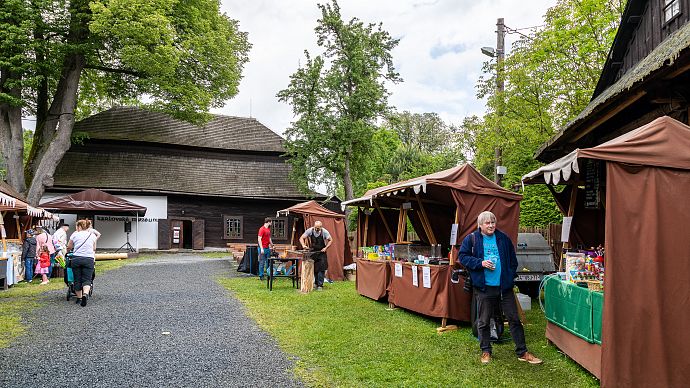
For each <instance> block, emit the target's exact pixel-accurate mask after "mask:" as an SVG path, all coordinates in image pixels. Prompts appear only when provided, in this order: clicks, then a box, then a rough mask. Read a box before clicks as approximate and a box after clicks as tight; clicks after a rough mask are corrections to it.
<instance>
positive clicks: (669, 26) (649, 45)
mask: <svg viewBox="0 0 690 388" xmlns="http://www.w3.org/2000/svg"><path fill="white" fill-rule="evenodd" d="M663 12H664V11H663V0H649V1H647V6H646V7H645V9H644V11H643V14H642V15H641V16H642V18H641V20H640V23H639V24H638V25H637V29H636V31H635V32H634V34H633V37H632V39H631V40H630V44H629V45H628V51H627V52H626V54H625V57H624V58H623V66H622V67H621V69H620V70H619V72H618V76H617V77H616V79H618V78H620V77H621V76H622V75H623V74H625V73H626V72H627V71H628V70H630V69H631V68H632V67H634V66H635V65H636V64H637V63H638V62H640V61H641V60H642V59H643V58H644V57H646V56H647V55H648V54H649V53H650V52H652V50H654V48H656V47H657V46H658V45H659V44H660V43H661V42H662V41H663V40H664V39H666V38H668V36H669V35H671V34H672V33H673V32H675V31H677V30H678V29H679V28H681V27H682V26H683V25H685V24H686V23H687V22H688V20H690V0H680V15H677V16H676V17H675V18H674V19H672V20H671V21H669V22H668V23H664V13H663ZM633 16H635V15H633ZM626 22H627V21H625V20H624V21H623V23H626ZM621 28H623V26H622V25H621Z"/></svg>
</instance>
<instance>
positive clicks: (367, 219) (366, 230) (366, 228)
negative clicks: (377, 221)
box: [362, 213, 369, 247]
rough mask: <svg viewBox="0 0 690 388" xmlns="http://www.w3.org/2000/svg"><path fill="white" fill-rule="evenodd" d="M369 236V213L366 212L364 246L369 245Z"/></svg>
mask: <svg viewBox="0 0 690 388" xmlns="http://www.w3.org/2000/svg"><path fill="white" fill-rule="evenodd" d="M367 237H369V215H368V214H366V213H365V217H364V237H363V238H362V246H363V247H366V246H367Z"/></svg>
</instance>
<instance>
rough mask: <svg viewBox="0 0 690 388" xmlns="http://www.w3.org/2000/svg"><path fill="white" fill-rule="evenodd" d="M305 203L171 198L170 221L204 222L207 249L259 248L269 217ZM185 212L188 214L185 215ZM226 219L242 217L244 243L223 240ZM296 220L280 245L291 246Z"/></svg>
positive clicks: (290, 218) (290, 224)
mask: <svg viewBox="0 0 690 388" xmlns="http://www.w3.org/2000/svg"><path fill="white" fill-rule="evenodd" d="M303 201H304V200H296V201H289V200H285V201H282V200H281V201H278V200H258V199H224V198H214V197H201V196H181V195H180V196H176V195H169V196H168V219H175V218H177V219H203V220H204V221H205V226H204V235H205V236H204V237H205V246H207V247H226V244H227V243H233V242H234V243H249V244H256V240H257V233H258V231H259V228H260V227H261V225H262V224H263V222H264V218H265V217H275V215H276V212H277V211H278V210H282V209H285V208H288V207H290V206H292V205H295V204H297V203H300V202H303ZM183 211H184V213H182V212H183ZM223 215H229V216H242V217H243V225H242V233H243V238H242V239H241V240H234V239H233V240H227V239H223ZM292 222H293V221H292V217H289V219H288V223H287V225H286V228H287V234H288V236H287V239H286V240H276V239H274V240H273V242H274V243H276V244H287V240H289V239H290V232H291V230H292Z"/></svg>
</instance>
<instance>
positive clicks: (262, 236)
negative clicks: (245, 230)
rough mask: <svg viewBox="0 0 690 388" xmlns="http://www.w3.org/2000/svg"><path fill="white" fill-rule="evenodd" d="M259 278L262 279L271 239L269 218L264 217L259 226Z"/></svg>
mask: <svg viewBox="0 0 690 388" xmlns="http://www.w3.org/2000/svg"><path fill="white" fill-rule="evenodd" d="M258 242H259V280H264V268H265V267H266V268H267V263H268V258H269V257H270V256H271V248H273V240H272V239H271V219H270V218H269V217H266V218H265V219H264V224H263V225H262V226H261V227H260V228H259V238H258Z"/></svg>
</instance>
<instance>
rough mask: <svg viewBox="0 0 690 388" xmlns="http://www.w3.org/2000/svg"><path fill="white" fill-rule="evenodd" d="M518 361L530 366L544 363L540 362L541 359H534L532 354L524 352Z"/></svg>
mask: <svg viewBox="0 0 690 388" xmlns="http://www.w3.org/2000/svg"><path fill="white" fill-rule="evenodd" d="M518 360H520V361H526V362H529V363H530V364H541V363H542V362H544V361H542V360H541V359H539V358H536V357H535V356H534V354H532V353H530V352H525V354H523V355H522V356H520V357H518Z"/></svg>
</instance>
